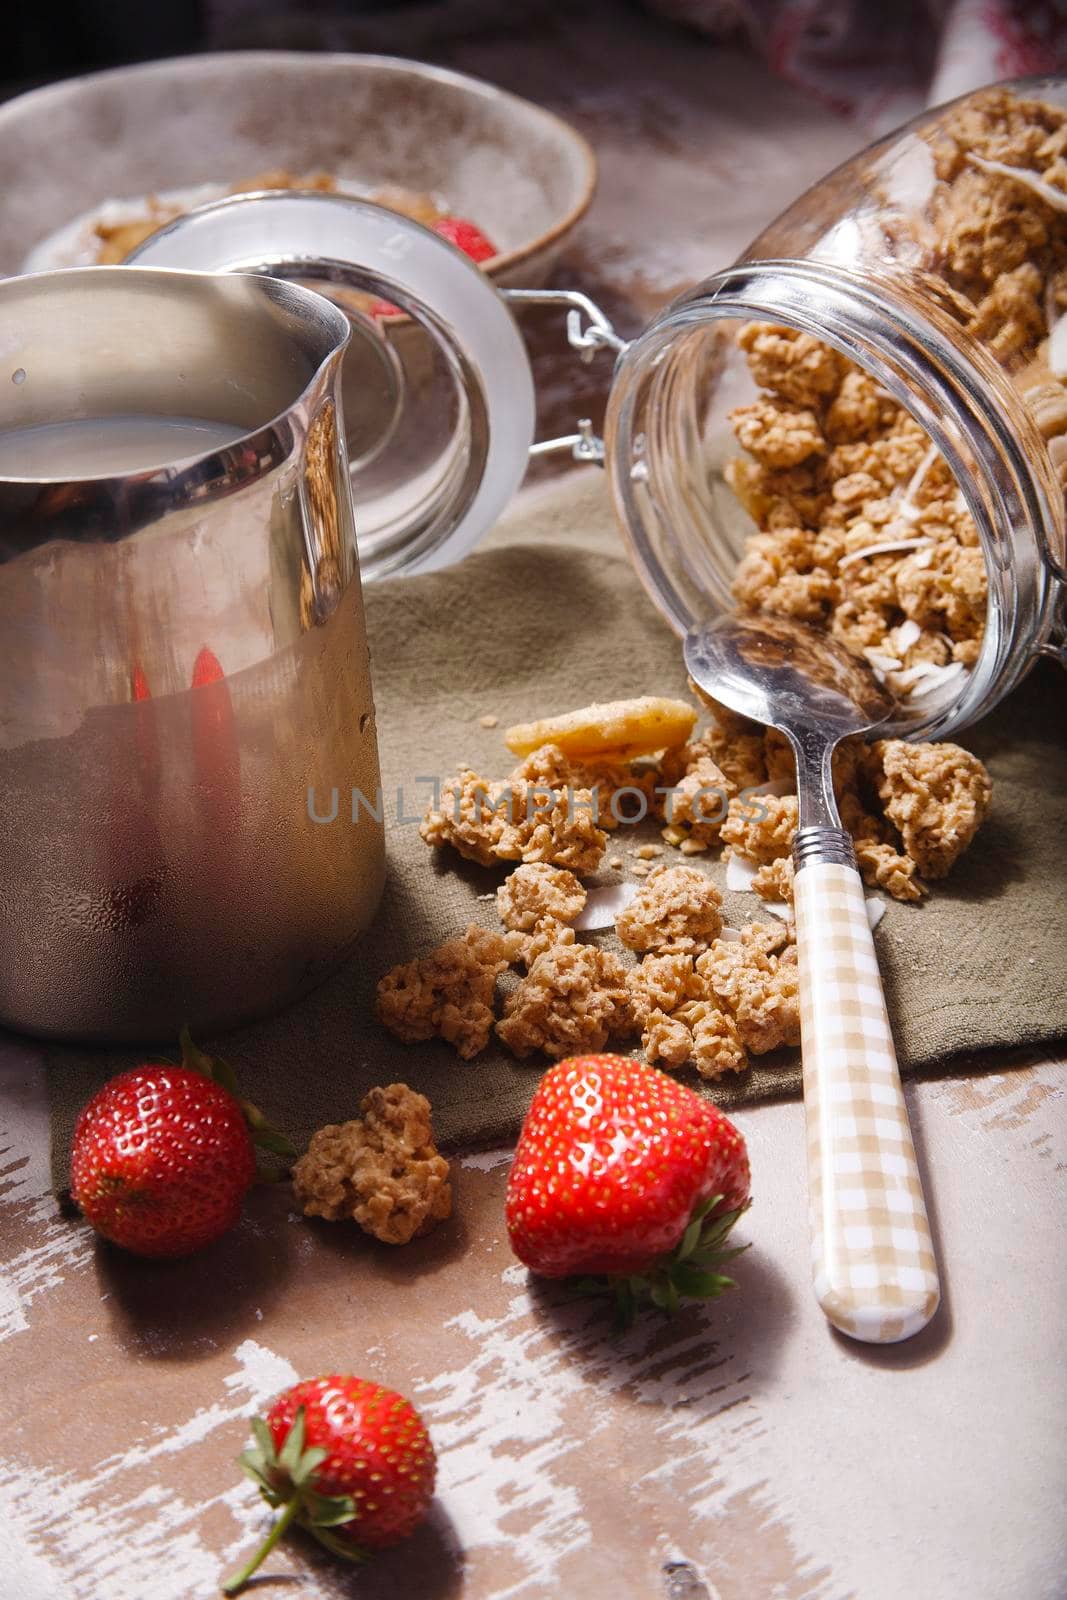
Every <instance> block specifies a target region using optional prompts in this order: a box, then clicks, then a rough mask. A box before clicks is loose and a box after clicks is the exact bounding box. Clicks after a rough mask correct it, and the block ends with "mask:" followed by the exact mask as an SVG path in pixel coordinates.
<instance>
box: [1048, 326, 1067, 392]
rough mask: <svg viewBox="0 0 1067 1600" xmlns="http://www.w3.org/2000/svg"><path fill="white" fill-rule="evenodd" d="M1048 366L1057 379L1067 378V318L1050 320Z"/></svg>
mask: <svg viewBox="0 0 1067 1600" xmlns="http://www.w3.org/2000/svg"><path fill="white" fill-rule="evenodd" d="M1048 365H1049V371H1050V372H1053V373H1055V375H1056V377H1057V378H1064V377H1067V316H1063V317H1057V318H1056V320H1055V321H1052V319H1051V318H1050V319H1049V336H1048Z"/></svg>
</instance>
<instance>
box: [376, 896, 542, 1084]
mask: <svg viewBox="0 0 1067 1600" xmlns="http://www.w3.org/2000/svg"><path fill="white" fill-rule="evenodd" d="M520 948H521V943H520V938H519V936H518V935H516V934H510V935H507V934H501V933H497V932H495V931H494V930H493V929H491V928H483V927H481V926H480V925H479V924H478V923H473V922H472V923H471V925H470V926H469V927H468V928H467V930H466V932H465V933H462V934H459V935H458V936H457V937H456V938H454V939H448V940H447V941H446V942H445V943H444V944H442V945H438V947H437V949H436V950H431V952H430V954H429V955H427V956H422V957H420V958H419V959H417V960H415V961H406V962H404V963H403V964H402V965H401V966H399V967H393V969H392V970H391V971H390V972H387V973H386V974H385V976H384V978H382V979H381V980H380V982H379V984H378V997H377V1015H378V1020H379V1022H381V1023H383V1024H384V1025H385V1027H387V1028H388V1029H389V1032H390V1033H394V1034H395V1035H396V1037H397V1038H398V1039H402V1040H403V1041H404V1043H405V1044H419V1043H422V1042H424V1041H425V1040H427V1039H447V1041H448V1043H449V1044H451V1045H454V1046H455V1048H456V1051H457V1053H458V1054H459V1055H461V1056H462V1057H463V1059H464V1060H465V1061H469V1060H470V1058H471V1057H472V1056H476V1055H477V1054H478V1052H479V1051H480V1050H484V1049H485V1047H486V1045H487V1044H488V1043H489V1035H490V1032H491V1031H492V1027H493V1020H494V1017H493V996H494V993H495V990H496V980H497V978H498V977H499V976H500V974H501V973H502V972H504V971H505V970H506V969H507V967H508V964H509V962H511V961H513V960H514V959H515V958H516V956H517V954H518V951H519V949H520Z"/></svg>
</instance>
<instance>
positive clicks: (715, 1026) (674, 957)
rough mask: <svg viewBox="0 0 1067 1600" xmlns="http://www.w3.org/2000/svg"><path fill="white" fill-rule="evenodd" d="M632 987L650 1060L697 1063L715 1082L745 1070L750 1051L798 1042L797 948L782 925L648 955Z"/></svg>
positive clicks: (762, 1051)
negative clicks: (701, 945)
mask: <svg viewBox="0 0 1067 1600" xmlns="http://www.w3.org/2000/svg"><path fill="white" fill-rule="evenodd" d="M630 989H631V995H632V1007H633V1013H634V1020H635V1022H636V1023H637V1025H638V1026H639V1027H640V1029H641V1044H642V1047H643V1049H644V1051H645V1054H646V1056H647V1058H648V1060H649V1061H652V1062H656V1061H659V1062H662V1063H663V1064H664V1065H665V1066H669V1067H680V1066H684V1065H685V1064H686V1063H687V1062H692V1064H693V1066H694V1067H695V1068H696V1070H697V1071H698V1072H699V1073H700V1075H701V1076H702V1077H705V1078H717V1077H721V1076H722V1074H723V1073H725V1072H741V1071H743V1070H744V1068H745V1067H746V1066H747V1065H748V1054H749V1053H751V1054H752V1055H764V1054H766V1052H767V1051H768V1050H775V1049H777V1048H778V1047H779V1046H780V1045H795V1044H799V1043H800V1013H799V991H798V975H797V964H796V945H795V944H794V942H793V933H792V930H791V928H787V927H786V926H785V925H784V924H782V923H776V924H769V923H761V922H755V923H750V924H749V925H748V926H747V927H745V928H743V929H742V930H741V932H740V934H736V933H735V934H734V936H733V937H730V938H716V939H714V940H712V942H711V944H710V946H709V947H708V948H707V949H706V950H704V951H702V952H701V953H699V954H694V953H693V952H692V951H686V950H666V951H657V952H655V953H653V954H651V955H646V956H645V958H644V960H643V961H642V962H641V965H640V966H639V967H636V968H634V969H633V970H632V971H631V973H630Z"/></svg>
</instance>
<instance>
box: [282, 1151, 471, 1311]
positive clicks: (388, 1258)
mask: <svg viewBox="0 0 1067 1600" xmlns="http://www.w3.org/2000/svg"><path fill="white" fill-rule="evenodd" d="M456 1165H458V1163H456ZM453 1190H455V1172H454V1171H453ZM302 1222H303V1226H304V1227H306V1228H307V1229H308V1230H309V1232H310V1233H311V1234H312V1236H313V1237H314V1240H315V1244H316V1246H317V1247H318V1248H320V1249H323V1250H327V1251H329V1252H331V1253H332V1254H334V1255H339V1256H345V1257H348V1258H350V1259H351V1260H353V1261H356V1260H358V1262H359V1270H360V1272H361V1273H367V1274H368V1275H369V1276H370V1277H372V1278H384V1279H385V1280H386V1281H387V1282H389V1283H410V1282H411V1281H412V1280H413V1279H415V1278H423V1277H426V1278H430V1277H433V1275H434V1273H435V1272H441V1271H442V1270H443V1269H444V1268H445V1267H447V1266H450V1265H451V1263H452V1262H453V1261H456V1260H458V1259H459V1257H460V1256H463V1255H465V1254H466V1253H467V1248H468V1243H469V1240H468V1230H467V1224H466V1221H465V1220H464V1217H463V1216H462V1214H461V1212H460V1209H459V1207H458V1206H456V1205H455V1203H454V1204H453V1210H452V1215H451V1216H450V1217H449V1218H448V1219H447V1221H445V1222H439V1223H438V1224H437V1225H436V1227H435V1228H434V1229H433V1231H432V1233H428V1234H426V1236H425V1237H424V1238H421V1239H412V1240H411V1241H410V1243H409V1244H406V1245H402V1246H398V1245H395V1244H382V1243H381V1241H380V1240H378V1239H373V1238H371V1236H370V1235H369V1234H366V1233H364V1232H363V1229H362V1228H361V1227H360V1226H359V1224H358V1223H357V1222H324V1221H323V1220H322V1219H321V1218H319V1217H307V1218H304V1219H302Z"/></svg>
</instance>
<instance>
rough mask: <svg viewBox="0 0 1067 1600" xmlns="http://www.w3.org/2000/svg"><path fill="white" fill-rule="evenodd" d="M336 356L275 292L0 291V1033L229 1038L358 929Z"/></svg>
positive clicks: (357, 647)
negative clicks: (327, 811)
mask: <svg viewBox="0 0 1067 1600" xmlns="http://www.w3.org/2000/svg"><path fill="white" fill-rule="evenodd" d="M347 341H348V321H347V319H346V317H345V316H344V314H343V313H342V312H341V311H339V310H338V309H337V308H336V307H334V306H332V305H331V304H330V303H329V302H328V301H326V300H325V299H323V298H321V297H320V296H319V295H317V294H313V293H311V292H309V291H307V290H304V289H301V288H298V287H296V286H294V285H292V284H288V283H283V282H280V281H277V280H274V279H269V278H256V277H250V276H236V275H234V276H211V275H208V274H202V273H186V272H175V271H168V270H158V269H146V268H135V267H119V268H92V269H88V270H85V269H83V270H76V271H69V272H52V273H42V274H39V275H35V276H30V277H23V278H12V279H8V280H7V281H5V282H2V283H0V652H2V670H0V1023H4V1024H7V1025H8V1026H11V1027H14V1028H18V1029H22V1030H25V1031H26V1032H29V1033H33V1034H37V1035H40V1036H45V1037H53V1038H72V1039H84V1040H102V1039H139V1038H159V1039H162V1038H166V1037H173V1035H174V1034H175V1033H176V1032H177V1030H178V1029H179V1028H180V1026H181V1024H182V1023H183V1022H188V1023H189V1024H190V1026H191V1027H193V1028H194V1029H200V1030H209V1029H213V1028H220V1027H224V1026H226V1025H229V1024H232V1023H236V1022H238V1021H240V1020H242V1019H245V1018H249V1017H253V1016H256V1015H257V1014H262V1013H265V1012H267V1011H270V1010H273V1009H275V1008H276V1007H278V1006H280V1005H282V1004H283V1003H285V1002H286V1001H287V1000H290V999H292V998H293V997H294V996H296V995H298V994H300V993H301V992H302V991H304V990H306V989H309V988H310V987H312V986H313V985H314V984H315V983H316V982H317V981H319V980H320V979H321V978H323V977H324V976H325V975H326V974H327V973H329V972H330V971H331V970H332V969H333V968H335V967H336V966H337V965H338V964H339V963H340V962H341V961H342V960H343V958H344V957H345V956H346V954H347V953H348V952H349V951H350V950H351V948H352V945H353V942H354V940H355V939H356V937H357V936H358V934H359V933H360V932H361V931H362V930H363V929H364V928H365V927H366V925H367V924H368V922H369V921H370V920H371V918H372V916H373V915H374V912H375V909H376V907H377V904H378V900H379V897H380V894H381V889H382V884H383V880H384V874H385V851H384V839H383V829H382V824H381V821H380V820H379V819H380V815H381V807H380V805H379V806H378V807H377V811H378V815H377V816H375V807H374V801H375V796H377V795H378V792H379V772H378V751H377V739H376V733H375V726H374V706H373V700H372V695H371V680H370V667H369V660H368V652H367V639H366V631H365V626H364V619H363V603H362V594H361V588H360V577H359V564H358V559H357V555H356V545H355V535H354V530H353V516H352V504H351V492H350V488H349V476H348V463H347V461H346V458H345V444H344V429H343V422H342V418H341V416H340V371H341V357H342V353H343V351H344V348H345V345H346V343H347ZM334 788H337V789H338V790H340V792H341V793H342V794H345V795H347V794H348V793H349V792H350V791H352V790H357V791H359V792H360V793H361V794H362V795H364V796H366V797H367V799H368V802H369V804H368V805H367V806H360V807H359V809H358V815H357V816H355V817H350V816H349V815H348V814H347V813H346V812H345V810H344V808H343V807H342V808H341V814H338V815H335V817H334V819H333V820H332V821H330V822H329V823H325V822H322V821H316V820H315V810H316V808H315V807H314V806H313V805H312V803H311V800H310V796H311V795H312V794H315V793H317V795H318V796H319V797H320V801H319V803H320V805H321V800H322V797H323V796H328V795H329V793H330V791H331V790H332V789H334Z"/></svg>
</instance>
